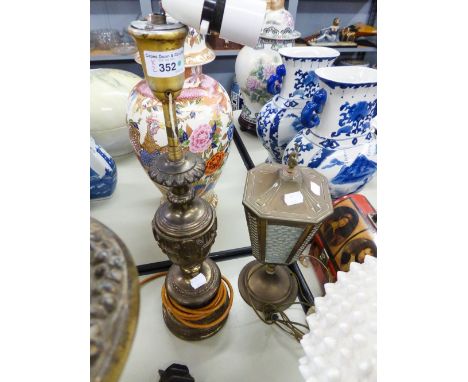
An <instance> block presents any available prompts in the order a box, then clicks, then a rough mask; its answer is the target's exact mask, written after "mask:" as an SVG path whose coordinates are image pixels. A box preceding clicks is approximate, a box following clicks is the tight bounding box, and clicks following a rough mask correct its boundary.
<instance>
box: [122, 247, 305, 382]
mask: <svg viewBox="0 0 468 382" xmlns="http://www.w3.org/2000/svg"><path fill="white" fill-rule="evenodd" d="M251 260H252V257H250V256H248V257H243V258H238V259H232V260H227V261H220V262H218V266H219V268H220V270H221V273H222V274H223V275H225V276H226V277H227V278H228V279H229V281H230V282H231V283H232V286H233V288H234V303H233V306H232V309H231V312H230V314H229V317H228V320H227V322H226V324H225V326H224V327H223V328H222V329H221V330H220V331H219V332H218V333H217V334H215V335H214V336H213V337H210V338H207V339H205V340H202V341H195V342H191V341H183V340H181V339H179V338H177V337H176V336H174V335H173V334H172V333H171V332H170V331H169V329H167V328H166V326H165V324H164V320H163V317H162V306H161V297H160V296H161V286H162V283H163V280H164V278H159V279H156V280H154V281H150V282H149V283H148V284H146V285H145V286H143V287H142V288H141V291H140V315H139V320H138V327H137V331H136V335H135V339H134V342H133V345H132V348H131V350H130V354H129V357H128V360H127V363H126V365H125V368H124V370H123V373H122V376H121V378H120V382H157V381H158V380H159V379H158V377H157V372H158V370H159V369H166V368H167V367H168V366H169V365H171V364H172V363H181V364H184V365H187V366H188V368H189V369H190V373H191V375H192V376H193V377H194V378H195V381H196V382H230V381H243V382H260V381H271V382H276V381H278V382H285V381H287V382H296V381H297V382H300V381H302V377H301V375H300V373H299V369H298V360H299V358H300V357H302V356H303V352H302V347H301V345H300V344H299V343H298V342H296V341H295V340H294V338H292V337H290V336H289V335H287V334H286V333H284V332H283V331H282V330H281V329H279V328H277V327H275V326H270V325H266V324H264V323H263V322H262V321H260V320H259V318H258V317H257V316H256V314H255V312H254V311H253V310H252V308H251V307H250V306H248V305H247V304H246V303H245V302H244V300H243V299H242V297H241V295H240V293H239V291H238V288H237V277H238V275H239V273H240V270H241V269H242V267H243V266H244V265H245V264H247V263H248V262H249V261H251ZM144 277H145V276H142V277H141V278H144ZM141 278H140V279H141ZM286 313H287V314H288V315H289V317H290V319H292V320H296V321H299V322H302V323H304V318H305V315H304V311H303V310H302V308H301V306H300V305H293V306H291V307H290V308H289V309H288V310H286Z"/></svg>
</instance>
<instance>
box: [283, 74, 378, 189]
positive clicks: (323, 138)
mask: <svg viewBox="0 0 468 382" xmlns="http://www.w3.org/2000/svg"><path fill="white" fill-rule="evenodd" d="M315 74H316V76H317V78H318V80H319V86H320V90H319V91H317V93H318V92H323V93H324V94H325V96H324V97H322V103H321V104H319V103H315V104H314V102H309V104H308V107H309V112H310V113H312V114H313V115H314V116H315V118H316V121H317V123H316V124H315V126H313V127H310V128H304V129H302V130H301V131H300V132H299V133H298V134H297V135H296V136H295V137H294V138H293V139H292V140H291V142H290V143H289V144H288V146H287V147H286V150H285V152H284V156H283V163H287V161H288V157H289V154H290V153H291V152H292V151H293V150H294V151H298V156H297V159H298V163H299V164H300V165H302V166H308V167H310V168H314V169H316V170H317V171H319V172H320V173H322V174H323V175H325V176H326V177H327V178H328V183H329V186H330V191H331V194H332V197H333V198H338V197H341V196H343V195H347V194H351V193H353V192H356V191H359V190H360V189H361V188H362V187H363V186H364V185H365V184H366V183H367V182H369V181H370V180H371V179H372V178H373V176H374V175H375V173H376V171H377V139H376V135H375V131H374V129H373V128H372V119H373V118H374V117H375V116H376V115H377V70H375V69H371V68H363V67H353V66H337V67H331V68H320V69H317V70H316V71H315Z"/></svg>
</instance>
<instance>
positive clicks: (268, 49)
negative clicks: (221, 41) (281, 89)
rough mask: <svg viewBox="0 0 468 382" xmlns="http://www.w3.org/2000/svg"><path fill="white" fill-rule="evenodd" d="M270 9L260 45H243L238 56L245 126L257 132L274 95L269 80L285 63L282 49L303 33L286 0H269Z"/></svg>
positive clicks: (242, 115) (241, 125) (240, 122)
mask: <svg viewBox="0 0 468 382" xmlns="http://www.w3.org/2000/svg"><path fill="white" fill-rule="evenodd" d="M267 5H268V11H267V13H266V15H265V21H264V25H263V28H262V32H261V34H260V39H259V41H258V44H257V46H256V47H255V49H254V48H251V47H248V46H245V47H243V48H242V49H241V50H240V52H239V54H238V55H237V59H236V69H235V70H236V79H237V82H238V83H239V86H240V88H241V94H242V100H243V102H244V104H243V106H242V112H241V115H240V117H239V124H240V127H241V130H243V131H249V132H252V133H253V134H256V125H257V116H258V113H259V112H260V109H261V108H262V106H263V105H265V103H267V102H268V101H269V100H270V99H271V97H272V95H271V94H270V93H268V91H267V81H268V79H269V78H270V77H271V76H272V75H273V74H275V72H276V68H277V67H278V66H279V65H281V63H282V62H281V56H280V55H279V53H278V52H277V51H278V49H280V48H282V47H287V46H293V44H294V40H295V39H296V38H299V37H300V36H301V34H300V32H298V31H295V30H294V19H293V17H292V16H291V14H290V13H289V12H288V11H287V10H285V9H284V0H273V1H268V2H267Z"/></svg>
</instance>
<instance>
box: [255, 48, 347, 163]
mask: <svg viewBox="0 0 468 382" xmlns="http://www.w3.org/2000/svg"><path fill="white" fill-rule="evenodd" d="M279 53H280V55H281V58H282V61H283V65H281V66H279V67H278V68H277V71H276V73H275V74H274V75H272V76H271V77H270V78H269V79H268V81H267V90H268V91H269V92H270V94H272V95H273V94H275V95H274V96H273V98H272V99H270V101H268V102H267V103H266V104H265V105H264V106H263V107H262V109H261V111H260V113H259V115H258V119H257V136H258V138H259V139H260V142H261V143H262V145H263V147H265V149H266V150H267V151H268V154H269V160H272V161H273V162H276V163H281V160H282V157H283V152H284V149H285V148H286V146H287V145H288V143H289V142H290V141H291V139H292V138H293V137H294V136H295V135H296V134H297V133H298V132H300V131H301V130H302V129H303V128H304V127H307V126H309V127H310V126H311V125H312V124H313V123H314V114H313V113H311V112H310V111H309V107H308V103H309V102H310V101H312V97H313V95H314V94H315V92H316V91H317V90H318V89H319V85H318V79H317V76H316V75H315V70H316V69H318V68H321V67H325V66H331V65H332V64H333V62H334V61H335V59H336V58H337V57H338V56H339V54H340V53H339V52H338V51H336V50H335V49H331V48H323V47H292V48H283V49H280V50H279Z"/></svg>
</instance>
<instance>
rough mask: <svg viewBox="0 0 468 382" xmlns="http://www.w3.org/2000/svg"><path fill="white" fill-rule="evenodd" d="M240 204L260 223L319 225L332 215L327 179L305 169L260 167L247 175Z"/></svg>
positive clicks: (277, 165)
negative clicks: (263, 220)
mask: <svg viewBox="0 0 468 382" xmlns="http://www.w3.org/2000/svg"><path fill="white" fill-rule="evenodd" d="M243 204H244V205H245V206H246V207H248V208H249V209H250V210H252V211H253V212H254V213H255V214H257V215H258V216H259V217H260V218H262V219H273V220H279V221H293V222H298V223H305V224H310V223H319V222H321V221H323V219H325V218H326V217H327V216H329V215H331V214H332V213H333V205H332V200H331V197H330V190H329V188H328V181H327V179H326V178H325V177H324V176H323V175H321V174H320V173H318V172H317V171H315V170H312V169H310V168H307V167H295V168H288V167H287V166H284V165H279V164H270V163H264V164H261V165H259V166H257V167H255V168H253V169H252V170H250V171H249V172H248V173H247V179H246V182H245V189H244V199H243Z"/></svg>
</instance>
